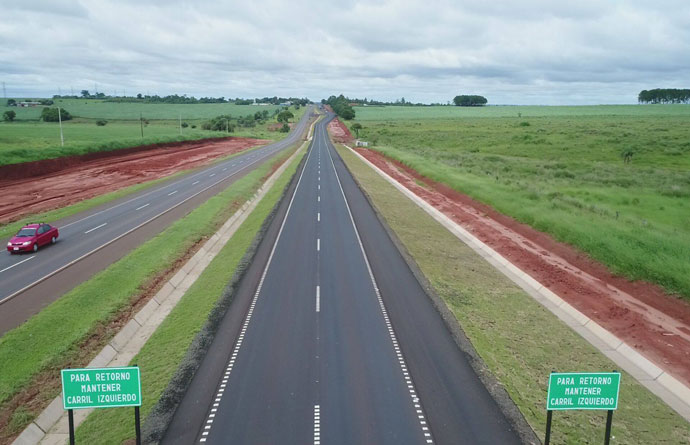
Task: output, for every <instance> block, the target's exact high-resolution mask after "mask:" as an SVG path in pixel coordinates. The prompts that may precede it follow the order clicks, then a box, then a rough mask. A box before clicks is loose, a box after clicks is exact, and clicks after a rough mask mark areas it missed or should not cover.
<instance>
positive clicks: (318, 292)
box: [316, 286, 321, 312]
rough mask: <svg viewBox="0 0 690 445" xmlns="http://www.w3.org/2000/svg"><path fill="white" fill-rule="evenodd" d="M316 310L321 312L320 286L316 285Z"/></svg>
mask: <svg viewBox="0 0 690 445" xmlns="http://www.w3.org/2000/svg"><path fill="white" fill-rule="evenodd" d="M316 312H321V286H316Z"/></svg>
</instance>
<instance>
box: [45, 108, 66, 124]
mask: <svg viewBox="0 0 690 445" xmlns="http://www.w3.org/2000/svg"><path fill="white" fill-rule="evenodd" d="M41 119H42V120H43V122H58V121H59V120H60V119H62V120H63V121H68V120H71V119H72V115H71V114H69V112H68V111H67V110H65V109H64V108H61V109H60V111H59V113H58V109H57V108H44V109H43V111H41Z"/></svg>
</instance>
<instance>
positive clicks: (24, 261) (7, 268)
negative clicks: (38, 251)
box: [0, 256, 34, 273]
mask: <svg viewBox="0 0 690 445" xmlns="http://www.w3.org/2000/svg"><path fill="white" fill-rule="evenodd" d="M33 258H34V257H32V256H30V257H29V258H27V259H25V260H21V261H20V262H18V263H15V264H13V265H11V266H9V267H6V268H4V269H3V270H0V273H2V272H4V271H6V270H10V269H12V268H13V267H16V266H19V265H20V264H22V263H26V262H27V261H29V260H30V259H33Z"/></svg>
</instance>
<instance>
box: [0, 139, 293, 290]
mask: <svg viewBox="0 0 690 445" xmlns="http://www.w3.org/2000/svg"><path fill="white" fill-rule="evenodd" d="M298 140H299V138H298ZM298 140H296V141H294V143H297V141H298ZM285 141H286V139H283V140H282V141H277V142H274V143H275V144H280V143H282V142H285ZM290 145H292V144H288V146H286V147H283V148H281V149H278V148H276V147H272V148H270V149H267V150H265V149H266V148H267V147H268V146H269V145H264V146H262V147H259V148H256V149H253V148H249V149H248V150H249V151H245V152H244V153H240V154H239V156H236V157H233V158H230V159H228V160H226V161H224V162H231V161H232V160H236V159H238V158H239V157H241V156H246V155H247V154H248V153H255V154H258V153H259V152H260V151H262V150H265V151H268V152H269V155H270V154H273V153H275V152H276V151H279V150H283V149H285V148H287V147H289V146H290ZM264 157H265V156H264ZM264 157H261V158H259V159H263V158H264ZM235 165H236V164H232V165H231V167H234V166H235ZM249 165H251V164H249ZM209 169H210V168H206V169H204V170H202V171H200V172H198V173H194V174H191V175H189V176H185V177H183V178H180V179H179V180H177V181H173V182H171V183H170V184H167V185H164V186H162V187H160V188H156V189H153V190H150V191H148V192H146V193H144V194H143V195H139V196H135V197H134V198H131V199H128V200H127V201H123V202H121V203H119V204H116V205H114V206H112V207H108V208H107V209H103V210H101V211H99V212H96V213H94V214H91V215H88V216H85V217H84V218H81V219H78V220H76V221H72V222H71V223H68V224H63V225H62V229H64V228H65V227H69V226H71V225H74V224H77V223H79V222H82V221H86V220H87V219H89V218H93V217H94V216H96V215H100V214H102V213H105V212H109V211H110V210H113V209H116V208H118V207H120V206H123V205H125V204H129V203H130V202H133V201H136V200H137V199H140V198H143V197H145V196H149V195H150V194H152V193H156V192H160V191H163V190H165V189H167V188H172V187H174V186H176V185H179V184H182V183H183V182H184V181H187V180H189V179H194V178H196V177H198V176H201V175H204V174H206V173H208V171H209ZM239 171H241V170H239ZM239 171H237V172H235V173H238V172H239ZM235 173H233V174H235ZM231 176H232V175H231ZM228 177H230V176H228ZM198 183H199V181H196V182H194V183H192V185H196V184H198ZM214 185H215V184H214ZM211 187H212V186H211ZM3 301H4V300H0V303H2V302H3Z"/></svg>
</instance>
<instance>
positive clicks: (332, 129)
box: [328, 118, 354, 144]
mask: <svg viewBox="0 0 690 445" xmlns="http://www.w3.org/2000/svg"><path fill="white" fill-rule="evenodd" d="M328 132H329V133H330V134H331V139H333V141H334V142H337V143H339V144H349V143H351V142H352V141H354V138H353V137H352V133H350V129H349V128H347V126H346V125H345V124H343V123H342V122H340V119H338V118H335V119H333V120H332V121H330V122H329V123H328Z"/></svg>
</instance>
